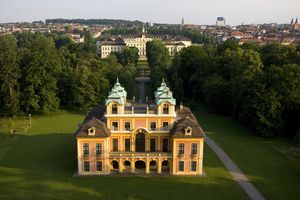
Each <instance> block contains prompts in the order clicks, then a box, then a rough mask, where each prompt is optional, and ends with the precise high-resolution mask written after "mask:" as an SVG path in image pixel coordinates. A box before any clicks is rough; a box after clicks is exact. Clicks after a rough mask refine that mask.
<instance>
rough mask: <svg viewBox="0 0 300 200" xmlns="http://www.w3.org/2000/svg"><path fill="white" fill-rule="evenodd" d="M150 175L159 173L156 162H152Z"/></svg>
mask: <svg viewBox="0 0 300 200" xmlns="http://www.w3.org/2000/svg"><path fill="white" fill-rule="evenodd" d="M150 173H153V174H155V173H157V162H156V161H155V160H152V161H151V162H150Z"/></svg>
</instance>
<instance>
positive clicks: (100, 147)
mask: <svg viewBox="0 0 300 200" xmlns="http://www.w3.org/2000/svg"><path fill="white" fill-rule="evenodd" d="M101 154H102V144H100V143H97V144H96V155H101Z"/></svg>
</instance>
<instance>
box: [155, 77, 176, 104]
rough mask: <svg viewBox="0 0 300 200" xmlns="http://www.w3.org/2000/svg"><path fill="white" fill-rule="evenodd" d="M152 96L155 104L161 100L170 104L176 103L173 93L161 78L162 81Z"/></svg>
mask: <svg viewBox="0 0 300 200" xmlns="http://www.w3.org/2000/svg"><path fill="white" fill-rule="evenodd" d="M154 96H155V103H156V105H159V104H161V103H162V102H169V103H170V104H172V105H176V100H175V99H174V98H173V93H172V92H171V91H170V88H169V87H167V84H166V83H165V81H164V79H163V80H162V83H161V84H160V86H159V87H158V88H157V90H156V91H155V92H154Z"/></svg>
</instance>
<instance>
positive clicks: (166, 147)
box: [162, 138, 169, 152]
mask: <svg viewBox="0 0 300 200" xmlns="http://www.w3.org/2000/svg"><path fill="white" fill-rule="evenodd" d="M162 149H163V152H168V151H169V142H168V139H167V138H164V139H163V148H162Z"/></svg>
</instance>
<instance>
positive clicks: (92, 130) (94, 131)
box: [88, 127, 96, 136]
mask: <svg viewBox="0 0 300 200" xmlns="http://www.w3.org/2000/svg"><path fill="white" fill-rule="evenodd" d="M95 133H96V128H95V127H91V128H89V129H88V135H92V136H93V135H95Z"/></svg>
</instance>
